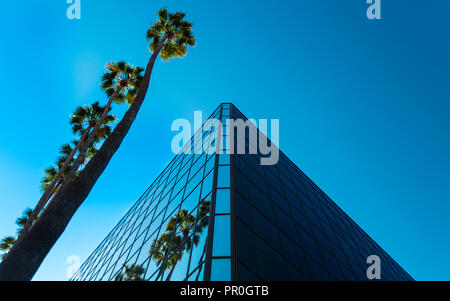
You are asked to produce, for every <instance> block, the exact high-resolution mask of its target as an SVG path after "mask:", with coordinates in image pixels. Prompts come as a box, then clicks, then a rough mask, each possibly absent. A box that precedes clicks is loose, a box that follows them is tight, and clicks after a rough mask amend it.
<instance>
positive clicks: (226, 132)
mask: <svg viewBox="0 0 450 301" xmlns="http://www.w3.org/2000/svg"><path fill="white" fill-rule="evenodd" d="M227 120H233V121H234V122H236V121H237V120H242V121H248V120H247V118H245V116H244V115H243V114H242V113H241V112H240V111H239V110H238V109H237V108H236V107H235V106H233V105H232V104H229V103H223V104H221V105H220V106H219V107H218V108H217V109H216V110H215V111H214V113H213V114H212V115H211V117H210V118H209V119H208V120H207V121H206V122H205V123H204V124H203V126H202V127H201V129H199V130H198V131H197V132H196V133H195V135H194V136H193V137H192V138H191V139H190V141H189V142H186V143H185V145H184V147H183V149H182V150H181V151H180V153H179V154H178V155H176V156H175V158H174V159H173V160H172V161H171V162H170V163H169V164H168V165H167V167H166V168H165V169H164V170H163V171H162V172H161V174H160V175H159V176H158V177H157V179H156V180H155V181H154V182H153V184H152V185H151V186H150V187H149V188H148V189H147V190H146V191H145V192H144V194H143V195H142V196H141V197H140V198H139V199H138V200H137V201H136V203H135V204H134V205H133V206H132V207H131V209H130V210H129V211H128V212H127V213H126V214H125V216H124V217H123V218H122V219H121V220H120V221H119V222H118V224H117V225H116V226H115V227H114V228H113V230H112V231H111V232H110V233H109V234H108V235H107V237H106V238H105V239H104V240H103V241H102V242H101V243H100V245H99V246H98V247H97V249H96V250H95V251H94V252H93V253H92V254H91V255H90V256H89V258H88V259H87V260H86V261H85V262H84V263H83V264H82V266H81V267H80V269H79V271H78V272H77V273H76V274H75V275H74V276H73V278H72V280H82V281H90V280H95V281H98V280H105V281H107V280H109V281H114V280H115V281H126V280H131V281H133V280H148V281H168V280H172V281H180V280H181V281H182V280H187V281H197V280H361V281H362V280H368V277H367V274H366V273H367V269H368V267H369V266H370V265H371V264H368V263H367V258H368V257H369V256H371V255H376V256H378V257H379V259H380V263H381V280H413V279H412V277H411V276H410V275H408V273H407V272H405V271H404V270H403V269H402V268H401V267H400V266H399V265H398V264H397V263H396V262H395V261H394V260H393V259H392V258H391V257H390V256H389V255H388V254H387V253H386V252H385V251H384V250H383V249H382V248H381V247H380V246H379V245H378V244H377V243H376V242H375V241H373V240H372V239H371V238H370V237H369V236H368V235H367V234H366V233H365V232H364V231H363V230H362V229H361V228H360V227H359V226H358V225H357V224H356V223H355V222H354V221H353V220H352V219H351V218H350V217H349V216H347V215H346V214H345V213H344V212H343V211H342V210H341V209H340V208H339V207H338V206H337V205H336V204H335V203H334V202H333V201H332V200H331V199H330V198H329V197H328V196H327V195H326V194H325V193H324V192H323V191H322V190H320V188H319V187H317V186H316V185H315V184H314V183H313V182H312V181H311V180H310V179H309V178H308V177H307V176H306V175H305V174H304V173H303V172H302V171H301V170H300V169H299V168H298V167H297V166H296V165H295V164H294V163H293V162H292V161H290V160H289V159H288V158H287V157H286V156H285V155H284V154H283V153H282V152H281V151H279V159H278V161H277V163H276V164H274V165H261V158H264V157H267V155H263V154H262V152H261V151H260V149H259V148H258V146H259V145H260V144H258V142H261V139H266V137H265V136H264V135H263V134H262V133H261V132H260V131H259V130H258V129H257V127H256V126H255V125H254V124H253V123H251V122H246V123H245V124H244V125H243V126H242V127H241V128H239V126H236V124H234V126H233V125H231V124H229V123H227V122H226V121H227ZM236 123H237V122H236ZM240 129H241V130H240ZM255 133H256V135H255ZM255 137H258V139H255ZM267 143H269V145H271V142H270V141H269V140H268V141H267ZM255 149H256V151H255ZM243 150H245V151H243ZM264 154H267V152H264Z"/></svg>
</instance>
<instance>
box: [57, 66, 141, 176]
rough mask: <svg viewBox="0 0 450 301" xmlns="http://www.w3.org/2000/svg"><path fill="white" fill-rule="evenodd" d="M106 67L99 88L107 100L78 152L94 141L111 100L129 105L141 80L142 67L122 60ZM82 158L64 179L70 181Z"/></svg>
mask: <svg viewBox="0 0 450 301" xmlns="http://www.w3.org/2000/svg"><path fill="white" fill-rule="evenodd" d="M106 67H107V72H106V73H105V74H104V75H103V77H102V84H101V88H102V89H103V90H105V93H106V95H107V96H108V97H109V100H108V103H107V104H106V106H105V108H104V110H103V112H102V114H101V116H100V118H99V119H98V121H97V122H96V123H94V126H93V128H92V131H91V133H90V134H89V136H88V137H87V139H86V143H84V145H83V147H82V148H81V150H80V154H86V153H87V150H88V149H89V147H90V146H91V145H92V143H94V141H95V139H96V135H98V133H99V131H100V126H101V125H102V124H103V122H104V121H105V120H106V118H107V117H108V112H109V111H110V110H111V104H112V102H113V101H114V102H116V103H124V102H127V103H128V104H130V105H131V104H132V103H133V101H134V99H135V97H136V94H137V90H138V89H139V87H140V85H141V82H142V75H141V73H142V72H143V71H144V69H142V68H141V67H133V66H131V65H128V64H126V63H125V62H123V61H120V62H118V63H110V64H107V65H106ZM83 160H84V157H83V156H78V158H77V159H76V160H75V163H74V164H73V166H72V169H71V170H70V172H69V174H68V175H67V179H66V180H65V181H67V182H70V181H72V178H73V177H74V176H75V174H76V172H77V171H78V168H79V167H80V166H81V165H82V164H83Z"/></svg>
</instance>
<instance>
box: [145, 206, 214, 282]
mask: <svg viewBox="0 0 450 301" xmlns="http://www.w3.org/2000/svg"><path fill="white" fill-rule="evenodd" d="M209 205H210V202H209V201H207V200H202V201H201V202H200V206H199V208H200V209H199V211H198V213H197V217H195V216H193V215H192V214H190V213H189V211H188V210H186V209H182V210H180V211H179V212H178V213H177V214H175V215H174V216H173V217H171V218H170V219H169V222H168V223H167V225H166V229H165V232H164V233H163V234H162V235H161V236H160V237H159V238H158V239H155V240H154V241H153V243H152V245H151V247H150V251H149V253H150V254H151V257H152V258H153V259H154V260H155V261H156V265H157V266H160V265H161V266H162V267H161V268H160V270H159V273H158V276H157V277H156V279H159V278H160V277H161V275H162V274H163V272H164V270H170V272H169V274H168V276H167V279H166V280H170V278H171V277H172V274H173V272H174V270H175V266H176V265H177V263H178V262H180V261H181V259H182V256H183V253H184V251H189V250H191V249H192V248H193V247H194V246H197V245H198V243H199V242H200V238H201V233H202V232H203V229H204V228H205V227H206V226H207V225H208V215H209ZM169 255H170V258H168V256H169Z"/></svg>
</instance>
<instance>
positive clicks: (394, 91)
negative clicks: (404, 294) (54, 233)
mask: <svg viewBox="0 0 450 301" xmlns="http://www.w3.org/2000/svg"><path fill="white" fill-rule="evenodd" d="M344 3H345V4H344ZM163 6H165V7H167V8H168V9H169V10H170V11H177V10H180V11H183V12H186V13H187V17H186V18H187V19H188V20H189V21H192V22H193V23H194V32H195V35H196V37H197V40H198V45H197V46H196V47H194V48H193V49H191V51H190V53H189V55H188V56H187V57H186V58H184V59H176V60H173V61H170V62H168V63H160V62H158V63H157V65H156V66H155V69H154V73H153V77H152V82H151V84H150V89H149V92H148V94H147V98H146V100H145V103H144V105H143V107H142V109H141V111H140V113H139V116H138V118H137V120H136V122H135V123H134V125H133V127H132V128H131V131H130V132H129V134H128V136H127V137H126V139H125V140H124V143H123V144H122V146H121V147H120V149H119V151H118V152H117V153H116V155H115V156H114V158H113V160H112V161H111V163H110V164H109V166H108V168H107V169H106V171H105V172H104V173H103V175H102V176H101V178H100V180H99V181H98V182H97V184H96V186H95V187H94V189H93V190H92V192H91V194H90V195H89V197H88V198H87V199H86V201H85V202H84V204H83V205H82V206H81V208H80V209H79V210H78V212H77V213H76V215H75V217H74V218H73V220H72V221H71V223H70V225H69V226H68V228H67V229H66V231H65V233H64V234H63V236H62V237H61V238H60V240H59V241H58V242H57V244H56V245H55V246H54V248H53V249H52V251H51V252H50V254H49V255H48V256H47V258H46V260H45V262H44V263H43V264H42V266H41V268H40V270H39V271H38V273H37V274H36V276H35V278H34V279H35V280H65V273H66V269H67V267H68V266H69V265H68V264H67V263H66V259H67V257H68V256H69V255H77V256H80V258H81V259H82V260H84V259H86V258H87V256H89V254H90V253H91V252H92V251H93V250H94V249H95V247H96V246H97V245H98V244H99V243H100V241H101V240H102V239H103V238H104V237H105V236H106V234H107V233H108V232H109V230H111V229H112V227H113V226H114V225H115V223H116V222H117V221H118V220H119V218H120V217H121V216H122V215H123V214H124V212H125V211H126V210H127V209H128V208H129V207H130V206H131V205H132V204H133V203H134V201H135V200H136V199H137V198H138V197H139V196H140V194H141V193H142V192H143V191H144V190H145V189H146V188H147V186H148V185H150V184H151V182H152V180H153V179H154V178H155V177H156V176H157V175H158V174H159V172H160V171H162V169H163V167H164V166H165V165H166V164H167V163H168V162H169V160H170V159H171V157H172V156H173V155H172V154H171V150H170V141H171V139H172V138H173V136H174V133H173V132H171V131H170V125H171V123H172V121H173V120H174V119H177V118H188V119H192V118H193V111H194V110H203V111H204V113H205V114H204V115H209V114H210V113H211V112H212V110H213V109H214V108H215V107H216V106H217V105H218V104H219V103H220V102H223V101H226V102H232V103H234V104H235V105H236V106H237V107H238V108H239V109H240V110H241V111H242V112H243V113H244V114H246V115H247V117H249V118H279V119H280V148H281V149H282V150H283V151H284V153H285V154H286V155H287V156H288V157H290V158H291V159H292V160H293V161H294V162H295V163H296V164H297V165H298V166H299V167H300V168H302V170H303V171H304V172H305V173H306V174H307V175H309V176H310V177H311V178H312V180H313V181H315V183H317V185H318V186H319V187H321V188H322V189H323V190H324V191H325V192H326V193H327V194H328V195H329V196H330V197H331V198H332V199H333V200H334V201H335V202H336V203H337V204H338V205H339V206H340V207H341V208H342V209H343V210H344V211H345V212H347V213H348V214H349V215H350V217H352V218H353V219H354V220H355V221H356V222H357V223H358V224H359V225H360V226H361V227H362V228H363V229H364V230H365V231H366V232H367V233H368V234H369V235H370V236H371V237H372V238H374V239H375V240H376V241H377V242H378V243H379V244H380V245H381V246H382V247H383V248H384V249H385V250H386V251H387V252H388V253H389V254H390V255H391V256H392V257H393V258H394V259H395V260H397V261H398V262H399V264H400V265H402V266H403V267H404V268H405V269H406V270H407V271H408V272H409V273H410V274H411V275H412V276H413V277H414V278H415V279H417V280H450V274H449V272H448V271H449V270H450V257H449V256H448V254H450V190H449V186H450V155H449V154H450V139H449V138H450V118H449V112H450V102H449V100H450V98H449V92H450V56H449V53H450V40H449V39H450V26H449V25H450V19H449V18H448V14H449V12H450V2H449V1H447V0H434V1H408V0H396V1H386V0H382V20H373V21H369V20H368V19H367V18H366V12H365V11H366V8H367V6H368V5H367V4H366V1H365V0H350V1H335V0H303V1H298V0H294V1H272V0H271V1H269V0H264V1H261V0H259V1H247V0H246V1H237V0H227V1H211V0H208V1H206V0H205V1H200V0H195V1H192V0H191V1H187V0H180V1H173V0H166V1H156V0H154V1H147V0H127V1H117V0H115V1H114V0H95V1H94V0H81V9H82V11H81V14H82V19H81V20H68V19H67V17H66V9H67V7H68V5H67V4H66V1H65V0H58V1H54V0H39V1H4V3H2V17H1V18H0V59H1V68H0V83H2V84H3V89H2V93H1V96H2V97H1V100H0V101H1V108H2V111H1V118H0V235H1V236H3V235H8V234H12V233H14V232H15V228H16V227H15V225H14V221H15V219H16V218H17V217H18V216H19V215H20V214H21V212H22V211H23V209H25V208H26V207H31V206H34V205H35V203H36V202H37V200H38V199H39V196H40V192H39V182H40V179H41V177H42V175H43V170H44V169H45V168H46V167H47V166H49V165H50V164H51V163H52V162H53V161H54V159H55V157H56V155H57V151H58V148H59V146H60V145H62V144H64V143H66V142H69V141H71V139H72V136H71V131H70V127H69V124H68V119H69V115H70V113H71V112H72V111H73V110H74V109H75V107H76V106H79V105H83V104H88V103H92V102H94V101H97V100H98V101H100V102H102V103H106V98H105V97H104V96H103V94H102V92H101V91H100V89H99V82H100V77H101V75H102V73H103V71H104V65H105V63H106V62H108V61H111V60H121V59H123V60H126V61H127V62H129V63H132V64H135V65H140V66H145V64H146V63H147V60H148V59H149V56H150V53H149V52H148V51H147V48H146V47H147V43H146V41H145V32H146V30H147V29H148V27H149V25H150V23H151V21H152V20H154V19H155V15H156V12H157V10H158V9H159V8H161V7H163ZM124 109H125V107H123V108H122V109H120V108H118V107H117V106H116V107H115V112H116V113H117V115H118V116H119V117H120V116H121V114H122V113H123V111H124Z"/></svg>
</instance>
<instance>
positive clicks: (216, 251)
mask: <svg viewBox="0 0 450 301" xmlns="http://www.w3.org/2000/svg"><path fill="white" fill-rule="evenodd" d="M230 241H231V237H230V216H229V215H217V216H216V219H215V221H214V238H213V256H230V249H231V247H230Z"/></svg>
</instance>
